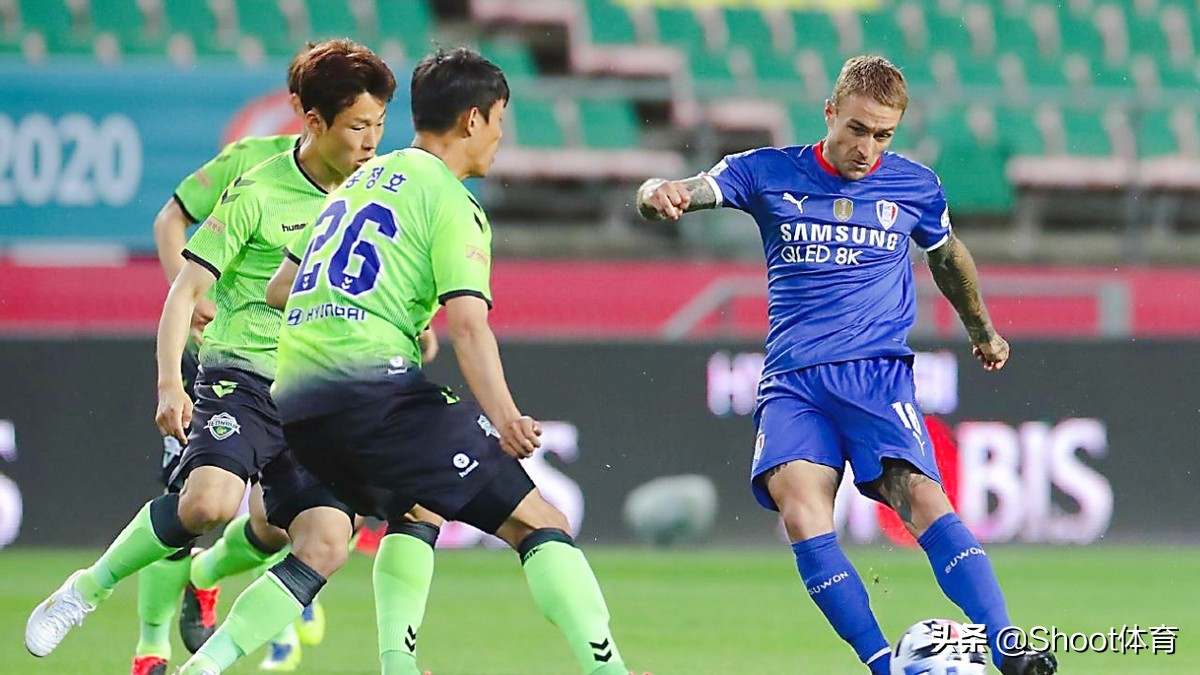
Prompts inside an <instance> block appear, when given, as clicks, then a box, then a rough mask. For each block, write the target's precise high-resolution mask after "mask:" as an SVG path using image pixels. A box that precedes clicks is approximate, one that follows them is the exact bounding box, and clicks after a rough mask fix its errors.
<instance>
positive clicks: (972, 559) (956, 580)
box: [918, 513, 1012, 668]
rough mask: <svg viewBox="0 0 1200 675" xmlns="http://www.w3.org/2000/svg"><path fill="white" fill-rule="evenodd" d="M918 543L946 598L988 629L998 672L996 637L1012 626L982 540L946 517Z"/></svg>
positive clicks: (998, 659) (932, 527)
mask: <svg viewBox="0 0 1200 675" xmlns="http://www.w3.org/2000/svg"><path fill="white" fill-rule="evenodd" d="M918 543H919V544H921V548H923V549H925V554H926V555H928V556H929V564H930V565H932V566H933V576H935V577H937V582H938V585H939V586H941V587H942V592H943V593H945V594H946V597H948V598H950V600H951V601H952V602H953V603H954V604H956V605H958V606H959V608H960V609H962V611H963V614H966V615H967V618H968V619H970V620H971V623H977V624H983V625H985V626H987V635H988V648H989V649H991V652H992V661H993V663H995V664H996V667H997V668H999V667H1000V659H1001V654H1000V650H999V649H997V648H996V647H997V645H996V634H997V633H998V632H999V631H1000V629H1002V628H1005V627H1007V626H1010V625H1012V622H1011V621H1009V619H1008V608H1006V607H1005V605H1004V593H1002V592H1001V591H1000V582H999V581H997V580H996V573H995V572H994V571H992V563H991V561H990V560H988V557H987V553H984V551H983V547H982V546H980V545H979V540H978V539H976V538H975V535H973V534H971V531H970V530H968V529H967V526H966V525H963V523H962V521H961V520H959V519H958V516H956V515H955V514H953V513H947V514H946V515H944V516H942V517H941V518H938V519H937V520H936V521H934V523H933V525H930V526H929V529H928V530H926V531H925V534H923V535H921V538H920V539H919V540H918Z"/></svg>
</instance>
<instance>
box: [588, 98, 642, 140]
mask: <svg viewBox="0 0 1200 675" xmlns="http://www.w3.org/2000/svg"><path fill="white" fill-rule="evenodd" d="M579 125H580V131H581V132H582V135H583V144H584V145H586V146H588V147H589V148H636V147H638V146H639V145H640V144H641V126H640V124H639V123H638V119H637V113H636V112H635V111H634V108H633V102H632V101H617V100H587V99H585V100H582V101H580V102H579Z"/></svg>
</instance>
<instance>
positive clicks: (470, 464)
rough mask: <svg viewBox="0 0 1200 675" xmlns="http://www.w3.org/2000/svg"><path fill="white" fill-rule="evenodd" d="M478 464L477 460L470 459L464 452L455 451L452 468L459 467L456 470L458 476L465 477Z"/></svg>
mask: <svg viewBox="0 0 1200 675" xmlns="http://www.w3.org/2000/svg"><path fill="white" fill-rule="evenodd" d="M478 466H479V462H477V461H475V460H473V459H471V457H470V456H469V455H467V453H465V452H459V453H455V455H454V468H456V469H460V471H459V472H458V477H459V478H466V477H467V476H469V475H470V474H471V472H472V471H474V470H475V469H476V468H477V467H478Z"/></svg>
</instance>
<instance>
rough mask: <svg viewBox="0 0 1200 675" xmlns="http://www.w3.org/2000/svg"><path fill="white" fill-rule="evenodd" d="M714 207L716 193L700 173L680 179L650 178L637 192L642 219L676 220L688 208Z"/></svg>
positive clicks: (693, 209)
mask: <svg viewBox="0 0 1200 675" xmlns="http://www.w3.org/2000/svg"><path fill="white" fill-rule="evenodd" d="M716 207H717V193H716V192H713V186H712V183H710V182H709V181H708V179H706V178H704V177H703V176H693V177H691V178H684V179H683V180H664V179H662V178H651V179H650V180H647V181H646V182H644V183H642V185H641V187H639V188H638V191H637V210H638V213H639V214H641V216H642V217H643V218H645V219H646V220H679V218H680V216H682V215H683V214H685V213H690V212H692V211H700V210H702V209H713V208H716Z"/></svg>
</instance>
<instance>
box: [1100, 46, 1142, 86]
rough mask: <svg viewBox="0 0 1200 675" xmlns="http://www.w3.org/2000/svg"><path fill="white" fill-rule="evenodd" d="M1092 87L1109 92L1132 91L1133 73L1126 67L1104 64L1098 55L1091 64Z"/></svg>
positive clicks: (1133, 83) (1133, 84)
mask: <svg viewBox="0 0 1200 675" xmlns="http://www.w3.org/2000/svg"><path fill="white" fill-rule="evenodd" d="M1090 68H1091V75H1092V86H1095V87H1104V88H1105V89H1109V90H1130V91H1131V90H1132V89H1133V88H1134V86H1135V84H1136V82H1135V81H1134V79H1133V71H1132V70H1130V68H1129V66H1128V65H1124V64H1122V65H1119V66H1113V65H1108V64H1106V63H1105V62H1104V59H1103V58H1101V57H1100V55H1096V58H1094V59H1093V60H1092V63H1091V66H1090Z"/></svg>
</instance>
